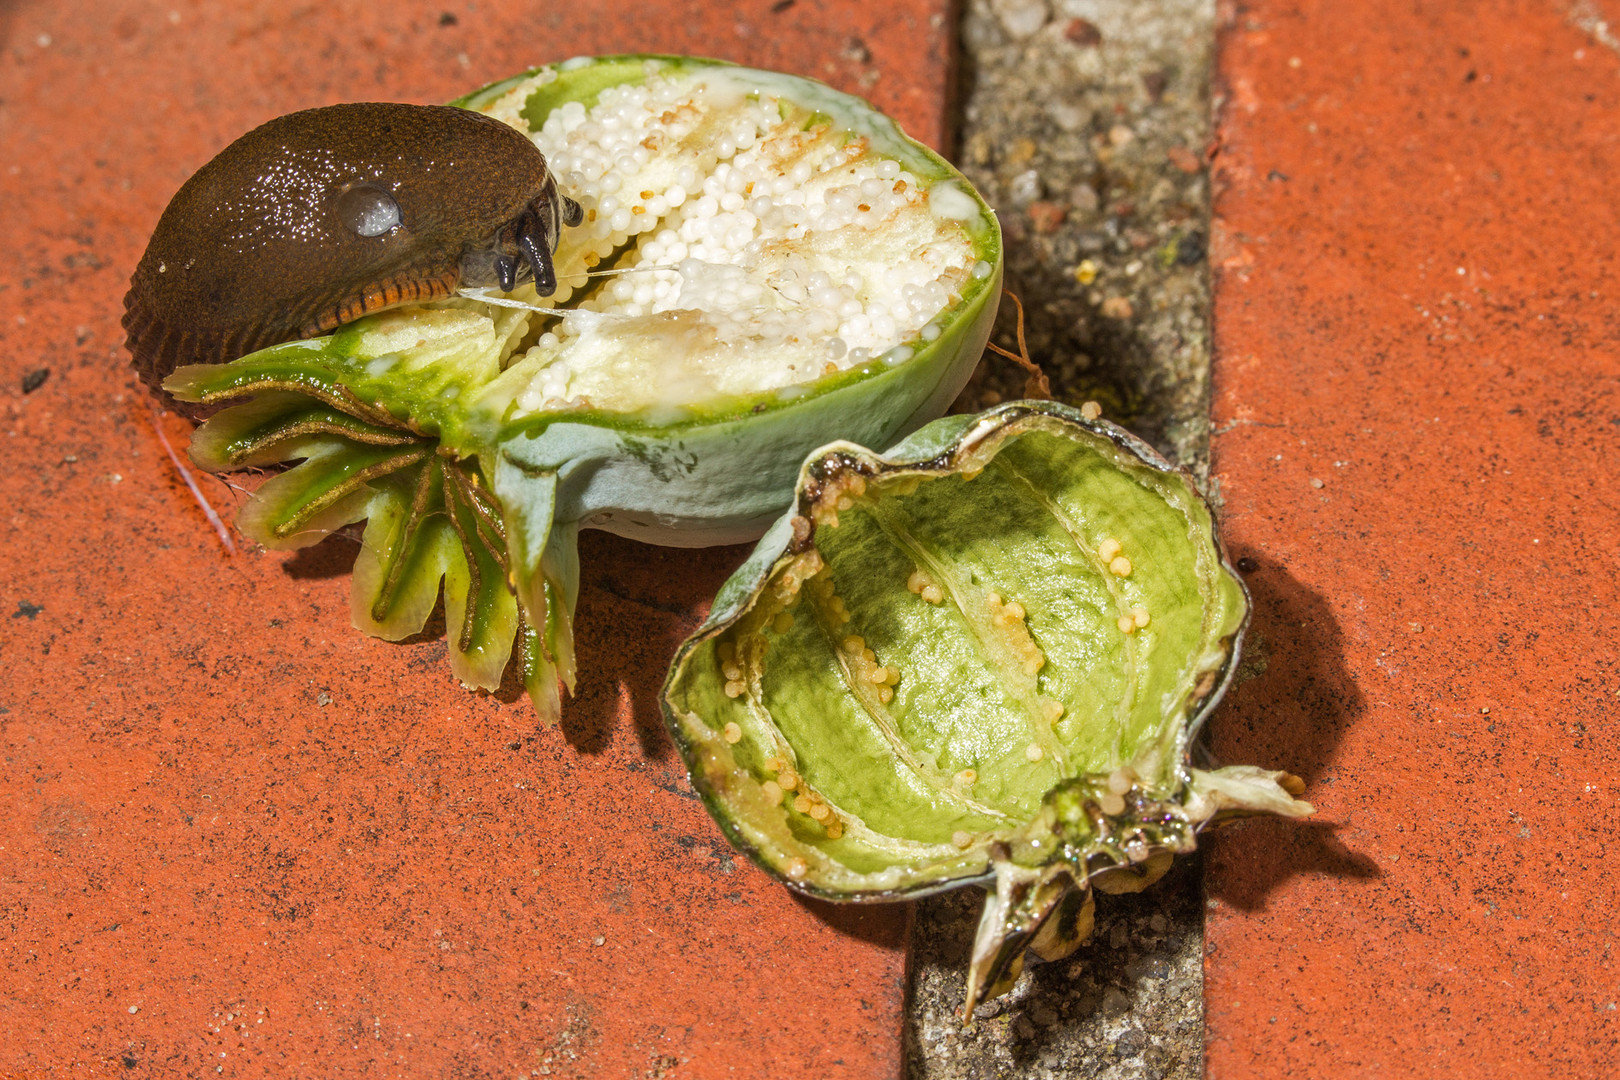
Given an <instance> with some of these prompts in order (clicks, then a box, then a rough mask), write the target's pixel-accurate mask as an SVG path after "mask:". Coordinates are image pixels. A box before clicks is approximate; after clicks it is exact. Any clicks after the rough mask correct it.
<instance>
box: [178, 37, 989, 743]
mask: <svg viewBox="0 0 1620 1080" xmlns="http://www.w3.org/2000/svg"><path fill="white" fill-rule="evenodd" d="M458 104H462V105H464V106H465V107H468V108H476V109H480V110H482V111H484V112H487V113H489V114H491V115H494V116H496V117H498V118H500V119H502V120H505V121H507V122H509V123H512V124H514V125H515V126H518V127H519V128H520V129H522V130H525V131H527V132H528V133H529V134H530V135H531V137H532V138H533V139H534V141H535V142H536V144H537V145H538V146H539V147H540V148H541V150H542V151H543V152H544V153H545V154H546V156H547V158H548V161H549V163H550V166H551V169H552V171H553V173H554V174H555V175H556V176H557V178H558V181H559V184H560V185H561V187H562V189H563V190H564V191H565V192H566V193H567V194H568V195H569V196H570V197H572V198H574V199H576V200H577V201H579V202H580V203H581V205H582V207H583V208H584V211H585V221H584V223H583V224H582V225H581V226H580V227H578V228H576V229H572V230H565V231H564V233H563V237H562V241H561V244H560V246H559V248H558V250H557V252H556V256H555V264H556V267H557V276H558V288H557V290H556V292H555V293H554V294H553V295H552V296H550V297H546V298H543V299H542V298H540V297H538V296H537V295H536V294H535V293H534V290H533V288H532V286H528V285H525V286H521V287H520V288H519V289H517V290H516V291H514V292H512V293H510V294H506V293H491V292H488V291H477V292H476V293H466V294H464V295H463V296H461V297H458V298H455V299H451V300H447V301H443V302H439V303H434V304H424V305H407V306H402V307H397V308H392V309H389V310H387V311H383V312H381V313H379V314H377V315H374V316H370V317H368V318H365V319H362V320H359V321H358V322H355V323H353V324H351V325H349V326H346V327H343V328H341V329H340V330H339V331H337V332H336V333H334V334H332V335H330V336H329V337H324V338H315V339H311V340H308V341H299V342H290V343H287V344H284V345H278V346H274V347H272V348H269V349H265V350H263V351H261V352H258V353H255V354H253V355H251V356H248V357H244V358H243V359H241V360H238V361H235V362H233V363H231V364H227V365H222V366H219V367H191V368H182V369H180V370H178V371H176V372H175V373H174V374H173V375H172V376H171V377H170V378H169V380H168V381H167V382H166V383H165V388H166V389H168V390H169V391H170V392H171V393H173V394H174V395H175V396H176V397H179V398H182V399H185V400H189V401H197V402H203V403H206V404H214V403H218V402H224V401H227V400H229V399H233V398H242V397H248V398H251V399H252V400H251V401H249V402H248V403H246V404H242V405H236V406H233V407H231V408H227V409H225V410H224V411H222V412H220V413H218V414H217V415H216V416H214V417H213V418H212V419H211V420H209V421H208V422H207V423H206V424H204V425H203V427H202V428H201V429H200V430H199V431H198V433H197V436H196V439H195V441H194V443H193V449H192V455H193V458H194V459H195V460H196V461H197V462H198V463H199V464H201V465H202V466H203V467H205V468H209V469H213V470H225V469H234V468H240V467H243V466H245V465H253V464H270V463H275V462H284V461H286V462H290V461H301V464H299V465H297V467H295V468H293V469H291V470H290V471H288V472H285V473H283V474H281V475H279V476H277V477H275V478H274V479H272V480H271V481H270V482H268V483H266V484H265V485H264V487H262V488H261V489H260V490H259V492H258V493H257V494H256V495H255V496H254V498H253V499H252V500H251V501H250V503H249V504H248V506H247V507H246V508H245V509H244V511H243V513H242V515H241V516H240V517H239V524H240V525H241V527H242V528H243V530H244V531H245V532H247V534H248V535H249V536H251V537H252V538H254V539H256V540H259V541H260V542H262V543H264V544H266V545H268V546H272V547H299V546H303V545H306V544H309V543H314V542H316V541H318V540H319V539H321V537H323V536H325V535H326V534H327V533H329V532H331V531H332V530H333V529H336V528H340V527H342V526H344V525H346V524H348V523H351V522H354V521H358V520H361V519H366V520H367V526H366V532H365V540H364V550H363V552H362V554H361V556H360V560H359V562H358V564H357V570H356V574H355V578H354V617H355V623H356V625H357V626H360V627H361V628H362V629H365V630H367V631H368V632H370V633H373V634H377V635H379V636H383V637H387V638H391V639H395V638H401V637H405V636H409V635H411V634H414V633H416V632H418V631H419V630H420V629H421V627H422V625H423V624H424V622H425V620H426V618H427V617H428V615H429V614H430V613H431V611H432V608H433V606H434V603H435V601H436V597H437V596H438V594H439V591H440V582H441V580H442V581H443V582H444V592H445V597H446V601H447V606H448V607H449V609H450V619H449V622H450V630H451V637H452V648H451V652H450V656H451V664H452V667H453V668H454V670H455V672H456V674H457V675H458V676H459V677H460V678H461V679H462V681H463V682H465V683H467V684H468V685H470V686H477V687H483V688H494V687H495V686H496V685H498V684H499V681H500V678H501V673H502V672H503V670H504V669H505V667H506V665H507V663H508V660H509V658H510V653H511V649H512V643H513V641H514V640H516V641H517V642H518V643H519V647H520V655H521V658H522V661H523V663H524V665H525V668H526V671H527V673H528V684H529V688H530V693H531V696H532V697H533V698H534V700H535V704H536V706H537V707H538V708H539V710H540V711H541V713H542V714H543V715H545V716H547V717H554V716H555V715H556V713H557V709H558V707H559V697H558V691H557V682H558V679H559V678H560V679H561V680H562V681H563V682H564V683H566V684H567V685H568V686H569V687H570V689H572V687H573V684H574V665H573V659H572V644H571V638H572V634H571V619H572V611H573V606H574V600H575V597H576V594H577V591H578V565H577V558H576V555H575V537H576V534H577V531H578V529H580V528H583V527H593V528H601V529H606V530H608V531H611V532H616V533H619V534H621V535H625V536H630V537H634V538H638V539H643V540H649V541H653V542H656V543H664V544H675V545H681V546H702V545H707V544H715V543H727V542H735V541H738V540H745V539H751V538H753V537H756V536H758V535H759V534H760V533H761V532H762V531H763V530H764V528H765V526H766V525H767V524H768V523H769V522H770V521H771V520H772V519H773V518H774V517H776V515H777V514H779V513H780V511H781V510H782V508H783V507H784V506H785V505H786V504H787V502H788V500H789V498H790V497H791V490H792V482H793V477H794V475H795V473H796V471H797V468H798V464H799V462H800V461H801V460H802V458H803V456H804V454H805V453H806V452H807V451H808V450H809V449H810V448H812V447H814V446H816V445H819V444H821V443H823V442H826V441H827V440H828V439H830V438H849V439H855V440H858V441H862V442H870V443H876V444H880V445H881V444H886V443H887V442H889V441H891V440H892V439H894V438H896V437H898V436H899V435H902V434H904V433H905V432H907V431H910V430H913V429H914V428H916V427H917V426H918V425H920V424H922V423H924V422H926V421H927V420H928V419H930V418H932V417H934V416H937V415H939V414H940V413H941V412H943V411H944V410H945V408H946V406H947V405H948V404H949V403H950V402H951V400H952V399H953V398H954V397H955V396H956V394H957V392H958V391H959V390H960V388H961V386H962V384H963V383H964V382H965V381H966V380H967V377H968V375H969V374H971V372H972V370H973V367H974V365H975V364H976V363H977V361H978V358H979V355H980V353H981V352H982V349H983V346H984V342H985V340H986V338H987V337H988V335H989V331H990V325H991V322H992V321H993V319H994V316H995V308H996V300H997V297H998V295H999V291H1000V282H1001V241H1000V233H999V231H998V229H997V226H996V221H995V217H994V215H993V214H992V213H991V212H990V210H989V209H988V207H986V206H985V204H984V203H983V201H982V200H981V199H980V198H979V196H978V195H977V193H976V192H974V191H973V189H972V187H971V186H970V185H968V183H967V182H966V181H965V180H964V179H963V178H962V177H961V176H960V174H958V173H957V172H956V171H955V170H954V169H952V168H951V167H950V166H949V165H947V164H946V163H945V162H944V161H943V160H941V159H940V158H939V157H937V156H936V155H934V154H933V153H932V152H930V151H929V150H927V149H926V148H924V147H922V146H921V145H919V144H917V143H915V142H913V141H911V140H909V139H907V138H906V137H905V136H904V135H903V134H901V132H900V131H899V129H898V128H896V127H895V125H894V124H893V122H892V121H890V120H888V119H887V118H886V117H884V116H882V115H881V114H880V113H878V112H876V111H875V110H873V109H872V108H871V107H870V106H868V105H866V104H865V103H864V102H861V101H859V100H858V99H855V98H852V97H849V96H848V95H845V94H841V93H838V92H836V91H834V90H832V89H830V88H828V87H826V86H823V85H822V84H820V83H816V82H813V81H811V80H807V79H800V78H795V77H792V76H786V75H778V74H774V73H770V72H762V71H753V70H750V69H746V68H738V67H733V66H730V65H726V64H722V63H718V62H715V61H705V60H693V59H688V58H676V57H644V56H635V57H607V58H599V59H581V60H575V61H569V62H567V63H564V64H559V65H555V66H551V67H546V68H541V69H538V70H536V71H533V72H529V73H527V74H525V75H522V76H519V77H517V78H514V79H510V80H507V81H506V82H503V83H500V84H496V85H495V86H492V87H489V88H486V89H485V90H482V91H479V92H478V93H476V94H473V95H471V96H470V97H468V98H466V99H464V100H463V101H462V102H459V103H458ZM592 275H597V276H592Z"/></svg>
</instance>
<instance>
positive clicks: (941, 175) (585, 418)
mask: <svg viewBox="0 0 1620 1080" xmlns="http://www.w3.org/2000/svg"><path fill="white" fill-rule="evenodd" d="M647 61H656V62H660V63H667V64H670V65H672V66H675V67H677V68H694V69H697V68H730V69H734V70H737V71H743V72H755V71H759V72H763V73H764V74H766V75H769V76H771V77H772V78H781V79H790V80H793V81H796V82H801V83H804V84H806V85H807V86H810V87H812V88H816V92H817V93H818V94H825V95H829V96H831V97H832V98H833V99H835V100H837V101H839V102H841V103H844V104H845V105H846V107H852V108H853V111H854V112H856V113H858V114H866V115H868V116H869V117H870V118H871V119H872V122H873V123H874V124H875V125H877V126H878V127H879V128H884V127H886V128H887V129H888V130H880V131H879V132H876V133H874V134H879V135H881V136H883V137H884V141H885V142H892V143H893V144H894V146H893V147H890V146H884V145H879V146H877V147H876V148H877V149H878V150H879V151H880V152H881V153H883V154H884V155H885V156H889V157H891V158H894V159H895V160H900V161H901V162H902V164H905V165H907V166H908V167H912V166H915V165H916V164H918V163H919V162H920V163H923V164H925V165H926V166H927V168H926V172H927V177H926V179H928V180H929V181H930V187H932V185H933V184H935V183H939V182H942V181H953V182H956V183H957V186H958V187H959V189H960V190H961V191H962V192H963V193H964V194H966V195H967V196H968V197H969V198H971V199H972V200H973V202H974V203H975V204H976V205H977V206H978V207H979V209H980V210H981V211H982V215H981V220H982V222H983V223H984V225H983V226H982V227H980V228H978V229H972V228H969V227H968V225H967V224H966V223H964V224H963V231H964V232H965V233H966V234H967V236H968V240H969V242H970V244H971V246H972V248H973V251H974V254H975V255H977V256H978V258H979V261H981V262H984V263H987V264H988V265H989V266H990V267H991V268H992V272H991V273H989V274H987V275H985V276H984V277H983V278H979V277H975V276H973V275H972V274H970V275H969V277H968V283H967V285H966V286H965V287H964V288H963V291H962V294H961V297H960V299H958V300H957V301H956V303H954V304H951V305H950V306H948V307H946V308H944V309H942V310H941V312H940V314H939V315H938V316H937V317H936V320H935V321H937V322H939V323H941V324H942V325H941V329H942V331H943V332H942V333H941V334H940V337H939V338H938V339H937V340H935V341H932V342H926V343H918V344H916V345H909V346H908V347H910V348H912V349H913V351H914V355H913V356H912V357H911V358H910V359H908V360H906V361H904V362H903V363H900V364H896V365H889V364H887V363H885V362H884V361H883V360H882V359H881V357H874V358H873V359H871V360H869V361H867V362H866V363H864V364H861V365H860V366H858V367H852V368H848V369H846V370H843V371H840V372H838V373H837V374H836V375H829V376H825V377H823V378H820V379H816V380H815V381H813V382H809V383H799V384H793V385H794V386H797V387H803V388H804V389H803V392H802V393H799V394H795V395H794V396H792V397H789V398H783V397H782V396H781V393H780V389H781V388H778V389H773V390H765V391H760V392H758V393H754V394H745V395H730V396H724V397H717V398H715V399H712V400H711V401H710V402H708V403H704V404H700V405H695V406H683V407H682V408H681V410H680V415H678V416H673V417H668V418H666V417H661V416H660V417H654V416H652V415H649V412H648V410H639V411H636V412H617V411H613V410H608V409H597V408H585V409H576V410H556V411H552V412H543V413H537V414H535V415H533V416H531V417H526V418H524V419H523V420H519V421H510V420H507V419H506V418H505V416H504V415H503V416H502V417H501V418H500V420H499V425H500V428H501V430H502V431H503V432H504V433H505V434H507V435H518V434H523V433H536V434H537V433H539V432H540V431H543V430H544V429H545V428H548V427H550V426H551V425H552V424H554V423H558V422H573V423H580V424H589V425H590V426H592V427H601V428H611V429H613V430H616V431H622V432H631V433H637V434H642V433H646V434H662V433H666V432H684V431H688V430H692V429H698V428H705V427H711V426H714V425H717V424H724V423H729V422H735V421H743V420H748V419H750V418H752V417H756V416H760V415H763V414H766V413H773V412H780V411H785V410H789V409H792V408H794V407H796V406H799V405H802V404H805V403H807V402H810V401H813V400H815V399H816V398H820V397H822V396H824V395H826V394H830V393H834V392H836V391H839V390H842V389H844V388H846V387H850V386H854V385H856V384H858V383H862V382H866V381H875V380H876V379H878V378H880V377H881V376H883V375H886V374H889V373H892V372H902V371H907V370H911V369H913V368H915V367H919V366H922V365H924V364H926V363H927V362H928V361H929V360H931V359H933V358H934V357H935V356H936V355H937V354H938V353H939V352H940V351H941V350H943V349H945V348H948V347H950V346H951V345H953V344H954V343H955V342H956V341H957V339H958V338H959V337H960V336H961V334H960V332H959V331H960V330H961V328H963V327H965V326H967V325H969V324H971V323H972V322H974V321H975V320H976V319H978V318H979V317H981V316H982V314H983V311H982V309H983V308H984V306H985V304H986V303H987V302H988V301H989V299H990V298H992V297H996V298H998V299H999V294H1000V287H1001V280H1002V274H1001V269H1002V257H1003V254H1004V252H1003V247H1002V240H1001V226H1000V221H999V219H998V218H997V217H996V212H995V211H994V210H993V209H992V208H991V207H990V204H989V203H987V202H985V200H984V197H983V196H982V195H981V194H980V193H979V192H978V190H977V189H976V188H974V187H973V185H972V184H971V183H969V182H968V181H967V178H966V177H964V176H963V175H962V174H961V172H960V171H958V170H957V169H956V167H955V166H953V165H951V163H950V162H948V161H946V160H945V159H944V158H943V157H941V156H940V155H939V154H937V153H935V152H934V151H933V150H931V149H929V148H928V147H926V146H924V145H923V144H922V143H920V142H918V141H916V140H915V139H913V138H911V137H910V136H908V135H906V134H905V132H903V131H901V129H900V127H899V125H898V124H896V123H895V122H894V121H893V120H892V119H891V118H890V117H888V116H887V115H885V114H884V113H882V112H880V111H878V110H877V109H876V108H875V107H873V106H872V105H871V103H869V102H867V101H866V100H865V99H864V98H861V97H858V96H857V95H854V94H849V93H846V92H844V91H842V90H837V89H835V88H833V87H831V86H828V85H827V84H826V83H824V82H822V81H820V80H819V79H814V78H811V77H809V76H806V75H793V74H788V73H784V72H774V71H766V70H765V69H763V68H750V67H747V66H745V65H741V64H735V63H732V62H731V61H729V60H718V59H712V58H709V57H696V56H675V55H670V54H660V53H618V54H611V55H606V56H592V57H574V58H573V59H570V60H563V61H559V62H557V63H554V64H542V65H540V66H538V67H534V68H530V69H529V70H527V71H524V72H521V73H519V74H517V75H512V76H509V77H508V78H505V79H501V80H500V81H498V82H493V83H490V84H489V85H487V86H484V87H482V88H480V89H478V90H474V91H473V92H471V93H469V94H465V95H463V96H462V97H459V98H457V99H455V100H454V101H452V102H451V103H450V104H452V105H454V106H457V107H459V108H466V109H479V108H481V107H482V106H484V105H487V104H489V103H490V102H492V101H494V100H496V99H497V98H499V97H500V96H501V95H502V94H505V93H507V92H509V91H510V90H512V89H513V88H514V87H516V86H519V85H520V84H522V83H523V82H524V81H525V80H527V79H532V78H534V77H535V76H536V75H538V74H540V73H541V72H543V71H547V70H555V71H557V72H558V73H559V75H558V77H559V81H560V80H561V79H562V78H564V77H566V76H567V75H568V74H570V73H571V72H576V71H585V70H589V69H591V68H596V67H615V68H619V69H620V71H619V72H618V73H615V75H614V77H612V78H611V79H608V80H599V81H597V82H595V83H593V84H592V85H591V86H590V87H588V88H587V91H586V92H585V93H583V94H576V95H565V96H559V97H558V98H557V99H556V102H555V104H553V105H552V108H556V107H557V106H558V105H561V104H564V103H566V102H569V101H580V102H581V103H585V102H591V103H594V101H595V99H596V98H597V97H598V96H599V95H600V94H601V92H602V91H603V90H606V89H608V88H609V87H612V86H620V85H624V84H627V83H633V82H636V81H638V80H639V79H644V78H645V77H646V72H645V70H644V69H643V65H644V64H645V63H646V62H647ZM570 65H572V66H570ZM621 75H622V77H620V76H621ZM553 85H554V84H553ZM548 111H549V110H548ZM896 150H899V151H903V153H896V152H895V151H896ZM900 344H901V345H907V343H906V342H901V343H900Z"/></svg>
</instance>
